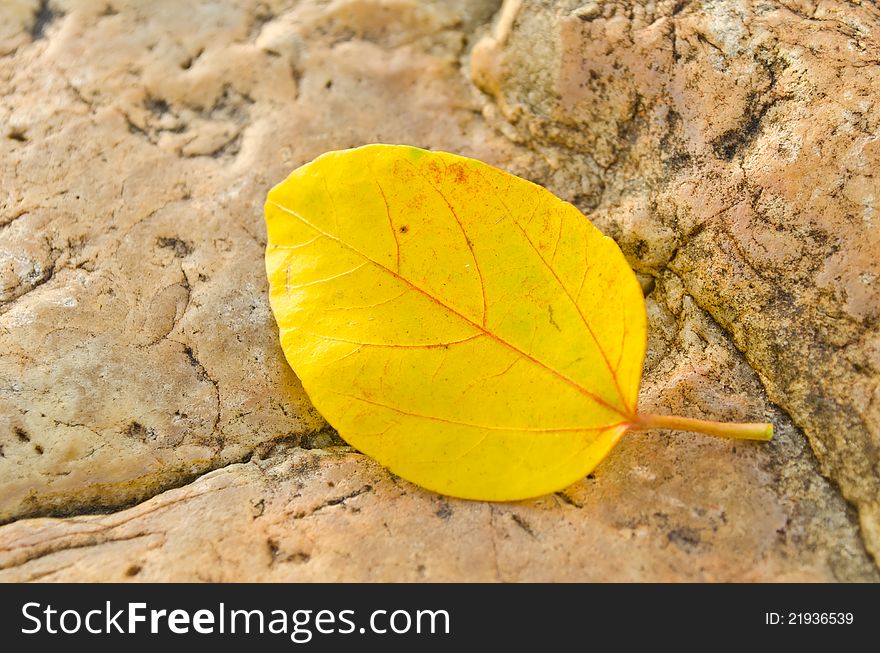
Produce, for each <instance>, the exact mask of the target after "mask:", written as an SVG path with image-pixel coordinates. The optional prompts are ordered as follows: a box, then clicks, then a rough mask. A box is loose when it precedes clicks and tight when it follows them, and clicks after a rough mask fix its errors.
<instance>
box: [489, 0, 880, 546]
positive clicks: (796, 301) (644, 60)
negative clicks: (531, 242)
mask: <svg viewBox="0 0 880 653" xmlns="http://www.w3.org/2000/svg"><path fill="white" fill-rule="evenodd" d="M502 17H503V18H502V19H501V20H499V21H498V22H497V24H496V27H495V31H494V33H493V34H492V35H491V36H487V37H486V38H485V39H484V40H483V41H482V42H481V43H480V44H478V45H477V46H476V47H475V49H474V57H473V59H472V76H473V79H474V80H475V82H476V83H477V84H479V85H480V86H481V88H482V89H483V90H484V91H485V92H487V93H488V94H490V95H491V96H492V98H493V100H494V103H493V104H490V105H488V106H487V108H486V111H485V113H486V114H487V116H489V117H490V118H492V119H493V120H495V121H497V122H498V123H499V126H500V128H502V129H504V130H505V132H506V133H508V134H509V135H511V137H513V138H515V139H516V140H519V141H521V142H524V143H527V144H528V145H529V146H530V147H532V148H534V149H535V150H536V151H540V152H543V153H544V155H545V156H546V158H547V160H548V165H547V168H546V169H545V170H544V171H538V170H537V169H535V170H534V171H533V173H532V174H533V176H534V177H535V178H536V179H538V180H539V181H542V182H544V183H547V184H548V185H550V186H551V187H552V188H553V189H554V190H556V192H558V193H559V194H560V195H562V196H563V197H565V198H568V199H570V200H571V201H573V202H575V203H576V204H577V205H578V206H579V207H581V208H582V209H584V210H587V211H589V212H590V213H591V216H592V217H593V219H594V221H595V222H596V223H597V224H599V225H600V226H601V227H602V228H603V229H604V230H605V231H606V232H607V233H609V234H611V235H613V236H614V237H615V238H616V239H617V240H618V242H619V243H620V244H621V246H622V248H623V249H624V252H625V253H626V254H627V256H628V258H629V260H630V261H631V263H632V264H633V265H634V267H636V269H638V270H639V271H641V272H642V273H645V274H647V275H652V276H657V275H660V274H662V273H664V271H667V270H668V271H671V272H673V273H675V274H676V275H677V276H678V277H679V278H680V279H681V280H682V282H683V284H684V287H685V289H686V290H687V292H688V293H689V294H691V295H692V296H693V297H694V299H695V300H696V302H697V303H698V305H700V306H701V307H703V308H704V309H706V310H707V311H709V313H711V315H712V316H713V317H714V318H715V319H716V320H718V322H719V323H720V324H721V325H722V326H723V327H724V329H725V330H727V331H728V332H729V333H731V334H732V336H733V338H734V342H735V343H736V345H737V347H739V349H741V350H742V351H743V352H744V353H745V356H746V358H747V360H748V361H749V363H750V364H751V365H752V366H753V367H754V368H755V369H756V370H757V371H758V372H759V374H760V376H761V379H762V381H763V382H764V385H765V387H766V389H767V392H768V394H769V396H770V398H771V399H772V400H773V401H774V402H775V403H777V404H778V405H779V406H781V407H783V408H784V409H785V410H786V411H788V412H789V413H790V414H791V415H792V417H793V418H794V421H795V423H796V424H798V425H799V426H801V427H803V428H804V429H805V431H806V433H807V435H808V437H809V439H810V443H811V445H812V447H813V450H814V451H815V453H816V455H817V456H818V458H819V461H820V463H821V466H822V469H823V471H824V472H825V473H826V474H828V475H830V476H831V477H832V478H833V479H834V480H835V481H836V482H837V483H839V484H840V487H841V489H842V490H843V493H844V495H845V496H846V497H847V498H848V499H849V500H850V501H852V502H853V503H854V504H855V505H857V506H858V508H859V514H860V517H861V525H862V529H863V532H864V536H865V538H866V541H867V542H868V545H869V548H870V549H871V551H872V552H873V554H874V555H875V556H877V555H880V357H878V352H880V327H878V325H880V284H878V283H877V279H878V275H880V230H878V229H877V228H876V222H877V220H878V215H877V213H876V197H875V196H876V195H877V191H878V189H880V185H878V182H877V180H876V176H875V175H876V170H877V168H878V166H880V144H878V141H877V133H878V131H880V104H878V102H877V100H878V97H880V96H878V92H880V61H878V59H877V52H878V48H880V10H878V8H877V6H876V4H875V3H859V2H855V3H850V2H833V1H825V0H823V1H813V0H799V1H794V0H793V1H790V2H788V1H779V2H773V1H770V2H767V1H763V0H762V1H761V2H756V1H755V2H753V1H751V0H737V1H736V2H709V1H706V2H678V1H673V0H669V1H663V0H661V1H659V2H648V3H642V2H630V1H617V0H603V1H598V2H588V3H585V2H575V1H567V2H554V3H550V2H529V3H520V2H519V1H518V0H513V1H510V0H509V1H508V2H506V3H505V7H504V11H503V12H502Z"/></svg>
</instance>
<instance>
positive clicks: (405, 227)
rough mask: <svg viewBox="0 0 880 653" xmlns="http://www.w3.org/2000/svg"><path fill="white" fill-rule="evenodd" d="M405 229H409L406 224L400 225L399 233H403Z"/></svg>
mask: <svg viewBox="0 0 880 653" xmlns="http://www.w3.org/2000/svg"><path fill="white" fill-rule="evenodd" d="M407 231H409V227H407V226H406V225H403V226H402V227H400V233H402V234H405V233H406V232H407Z"/></svg>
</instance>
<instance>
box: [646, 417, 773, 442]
mask: <svg viewBox="0 0 880 653" xmlns="http://www.w3.org/2000/svg"><path fill="white" fill-rule="evenodd" d="M648 429H670V430H673V431H694V432H697V433H705V434H707V435H716V436H718V437H722V438H734V439H736V440H764V441H766V440H770V439H771V438H772V437H773V425H772V424H768V423H745V424H736V423H729V422H713V421H711V420H705V419H693V418H691V417H676V416H674V415H654V414H652V413H647V414H644V415H636V418H635V419H634V420H633V422H632V425H631V426H630V430H633V431H646V430H648Z"/></svg>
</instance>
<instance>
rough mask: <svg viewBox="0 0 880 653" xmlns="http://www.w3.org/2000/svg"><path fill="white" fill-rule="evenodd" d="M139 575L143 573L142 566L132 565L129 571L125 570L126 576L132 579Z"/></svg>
mask: <svg viewBox="0 0 880 653" xmlns="http://www.w3.org/2000/svg"><path fill="white" fill-rule="evenodd" d="M139 573H141V566H140V565H132V566H131V567H129V568H128V569H126V570H125V575H126V576H128V577H129V578H131V577H132V576H137V575H138V574H139Z"/></svg>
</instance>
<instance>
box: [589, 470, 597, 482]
mask: <svg viewBox="0 0 880 653" xmlns="http://www.w3.org/2000/svg"><path fill="white" fill-rule="evenodd" d="M587 480H589V481H595V480H596V475H595V474H594V473H593V472H590V473H589V474H587Z"/></svg>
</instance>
